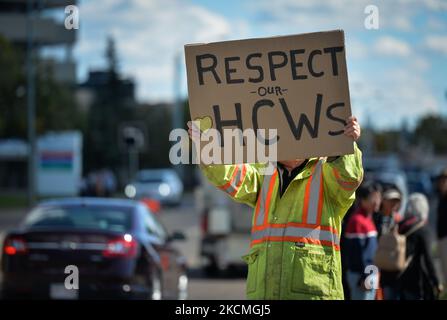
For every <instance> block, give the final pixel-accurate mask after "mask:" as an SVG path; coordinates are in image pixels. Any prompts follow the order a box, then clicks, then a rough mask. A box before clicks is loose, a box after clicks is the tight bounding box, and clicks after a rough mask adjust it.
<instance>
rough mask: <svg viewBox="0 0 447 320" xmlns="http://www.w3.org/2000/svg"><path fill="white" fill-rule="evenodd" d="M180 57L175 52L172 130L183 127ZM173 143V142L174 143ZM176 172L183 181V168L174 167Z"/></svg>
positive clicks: (178, 53)
mask: <svg viewBox="0 0 447 320" xmlns="http://www.w3.org/2000/svg"><path fill="white" fill-rule="evenodd" d="M181 60H182V55H181V54H180V52H177V53H176V54H175V56H174V88H173V89H174V92H173V93H174V102H173V109H172V129H179V128H183V126H184V123H183V121H184V108H183V104H182V101H181V92H180V90H181V63H182V61H181ZM174 143H175V142H174ZM175 169H176V171H177V173H178V175H179V176H180V179H181V180H183V179H184V166H183V165H182V164H179V165H177V166H176V168H175Z"/></svg>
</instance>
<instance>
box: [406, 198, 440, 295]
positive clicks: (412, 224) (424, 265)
mask: <svg viewBox="0 0 447 320" xmlns="http://www.w3.org/2000/svg"><path fill="white" fill-rule="evenodd" d="M428 213H429V204H428V200H427V198H426V196H425V195H423V194H422V193H413V194H411V195H410V197H409V199H408V205H407V208H406V211H405V218H404V219H403V220H402V221H401V222H400V223H399V233H400V234H403V235H406V237H407V241H406V258H407V264H408V266H407V268H406V269H405V270H404V271H403V272H402V274H401V275H400V277H399V284H398V287H399V293H398V295H399V297H400V299H401V300H434V299H436V298H437V297H438V296H439V294H440V293H441V292H442V290H443V288H442V286H441V285H440V282H439V279H438V276H437V275H436V270H435V267H434V263H433V258H432V255H431V241H430V229H429V227H428V225H427V221H428Z"/></svg>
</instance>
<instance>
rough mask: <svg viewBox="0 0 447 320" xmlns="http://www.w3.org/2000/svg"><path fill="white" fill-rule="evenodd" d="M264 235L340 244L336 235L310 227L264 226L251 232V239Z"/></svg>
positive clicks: (257, 238)
mask: <svg viewBox="0 0 447 320" xmlns="http://www.w3.org/2000/svg"><path fill="white" fill-rule="evenodd" d="M264 237H300V238H307V239H312V240H319V241H329V242H332V243H333V244H335V245H340V239H339V237H338V235H336V234H334V233H332V232H330V231H326V230H320V229H312V228H302V227H292V226H289V227H285V228H265V229H263V230H258V231H254V232H253V233H252V240H260V239H262V238H264Z"/></svg>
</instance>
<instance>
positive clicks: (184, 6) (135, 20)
mask: <svg viewBox="0 0 447 320" xmlns="http://www.w3.org/2000/svg"><path fill="white" fill-rule="evenodd" d="M80 17H81V21H80V22H81V32H80V41H79V42H78V43H79V45H78V47H77V48H76V50H77V54H78V55H79V56H80V57H81V59H80V60H81V62H84V63H90V62H91V61H96V62H97V61H100V60H102V58H103V56H104V53H103V52H104V47H105V39H106V37H107V36H108V35H113V36H114V38H115V40H116V46H117V51H118V56H119V57H120V58H121V63H120V65H121V66H122V68H121V70H122V71H123V72H124V73H126V74H130V75H135V80H136V82H137V95H138V97H139V98H142V99H156V100H160V99H172V96H173V91H172V88H173V84H172V80H173V74H174V69H173V68H174V57H175V55H176V54H179V53H180V54H183V46H184V44H187V43H193V42H210V41H219V40H223V39H226V38H228V37H229V36H230V33H231V32H232V28H231V25H230V24H229V22H228V21H227V20H226V19H225V18H223V17H222V16H220V15H218V14H216V13H213V12H211V11H208V10H206V9H205V8H203V7H200V6H196V5H193V4H191V3H189V1H180V0H170V1H161V0H152V1H150V0H113V1H104V2H101V6H98V3H97V2H96V1H89V2H85V3H81V6H80ZM83 22H85V24H84V26H83ZM88 67H92V66H91V65H87V66H85V65H84V70H85V69H86V68H88ZM95 67H97V65H96V66H95Z"/></svg>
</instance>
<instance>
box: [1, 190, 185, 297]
mask: <svg viewBox="0 0 447 320" xmlns="http://www.w3.org/2000/svg"><path fill="white" fill-rule="evenodd" d="M180 239H184V236H183V235H182V234H181V233H179V232H175V233H174V234H172V235H168V234H167V232H166V230H165V228H164V227H163V226H162V224H161V223H160V222H159V221H158V220H157V218H156V217H155V216H154V215H153V214H152V213H151V212H150V211H149V210H148V208H147V207H146V206H144V205H143V204H140V203H139V202H136V201H132V200H119V199H101V198H94V199H93V198H75V199H62V200H52V201H46V202H43V203H41V204H39V205H38V206H37V207H36V208H34V209H33V210H32V211H31V212H30V213H29V214H28V215H27V216H26V217H25V220H24V221H23V223H22V224H21V226H20V227H19V228H18V229H17V230H16V231H13V232H9V233H8V234H7V235H6V237H5V240H4V244H3V250H2V252H3V255H2V272H3V283H2V294H3V297H4V298H44V299H48V298H50V299H98V298H99V299H108V298H112V299H113V298H136V299H161V298H169V299H185V298H186V293H187V276H186V260H185V258H184V257H183V256H182V255H180V253H179V252H178V251H177V250H176V249H174V248H173V246H172V245H171V243H172V241H173V240H180ZM67 266H75V267H74V268H76V269H75V271H77V273H78V276H79V278H78V283H79V285H78V289H76V288H75V289H73V283H75V282H74V281H75V280H73V276H75V275H76V274H75V273H74V271H69V272H68V274H67V273H66V268H67ZM70 268H73V267H69V268H68V270H72V269H70ZM69 277H71V278H69ZM67 279H68V280H69V281H68V282H69V285H68V287H67Z"/></svg>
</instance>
